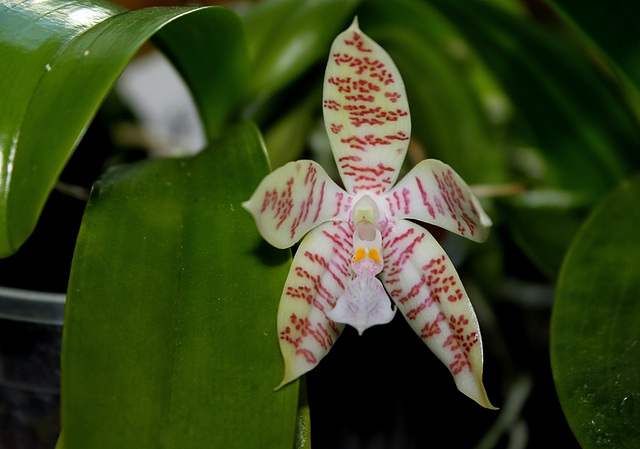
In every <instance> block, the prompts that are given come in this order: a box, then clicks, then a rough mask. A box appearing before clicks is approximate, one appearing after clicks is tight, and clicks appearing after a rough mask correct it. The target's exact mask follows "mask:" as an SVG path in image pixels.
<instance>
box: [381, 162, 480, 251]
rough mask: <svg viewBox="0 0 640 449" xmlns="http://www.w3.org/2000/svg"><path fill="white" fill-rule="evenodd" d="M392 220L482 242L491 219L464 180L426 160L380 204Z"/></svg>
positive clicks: (441, 164) (441, 165) (444, 165)
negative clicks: (405, 220)
mask: <svg viewBox="0 0 640 449" xmlns="http://www.w3.org/2000/svg"><path fill="white" fill-rule="evenodd" d="M380 203H381V207H382V208H383V214H385V215H386V216H387V217H388V218H389V219H401V218H413V219H415V220H420V221H424V222H425V223H430V224H434V225H437V226H440V227H441V228H444V229H446V230H447V231H451V232H455V233H456V234H459V235H461V236H463V237H466V238H468V239H471V240H474V241H476V242H483V241H485V240H486V239H487V237H488V236H489V228H490V227H491V219H490V218H489V216H488V215H487V214H486V213H485V212H484V210H483V209H482V206H481V205H480V201H478V199H477V198H476V197H475V195H474V194H473V193H471V189H470V188H469V186H468V185H467V184H466V183H465V182H464V180H463V179H462V178H461V177H460V176H459V175H458V174H457V173H456V172H455V171H453V169H452V168H451V167H449V166H448V165H447V164H445V163H443V162H440V161H439V160H436V159H427V160H424V161H422V162H420V163H419V164H418V165H416V166H415V167H414V168H413V169H412V170H411V171H409V173H407V175H406V176H405V177H404V178H402V180H400V182H398V184H397V185H396V186H395V187H394V188H393V189H392V190H391V191H390V192H389V193H387V194H385V195H384V196H383V197H382V201H380Z"/></svg>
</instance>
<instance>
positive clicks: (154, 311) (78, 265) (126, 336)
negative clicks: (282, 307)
mask: <svg viewBox="0 0 640 449" xmlns="http://www.w3.org/2000/svg"><path fill="white" fill-rule="evenodd" d="M267 172H268V167H267V163H266V158H265V153H264V149H263V147H262V145H261V138H260V136H259V134H258V132H257V130H256V129H255V128H254V127H253V126H251V125H242V126H239V127H238V128H236V129H233V130H232V131H231V132H230V133H229V134H228V136H227V137H226V138H224V139H223V140H220V141H217V142H214V143H213V144H212V145H211V147H210V148H208V149H207V150H206V151H205V152H203V153H201V154H200V155H198V156H196V157H195V158H190V159H163V160H154V161H150V162H143V163H137V164H132V165H128V166H122V167H118V168H115V169H112V170H110V171H109V172H107V174H106V175H105V176H104V177H103V179H101V180H100V181H99V182H98V183H96V185H95V187H94V190H93V192H92V195H91V199H90V201H89V205H88V207H87V210H86V213H85V217H84V220H83V223H82V227H81V231H80V235H79V237H78V243H77V247H76V252H75V257H74V263H73V267H72V274H71V280H70V284H69V291H68V304H67V310H66V316H65V327H64V341H63V354H62V391H63V396H62V427H63V431H64V443H63V445H64V446H63V447H64V448H65V449H74V448H87V447H90V448H92V449H100V448H114V447H123V448H124V447H127V448H129V447H130V448H137V449H144V448H156V447H166V448H176V449H177V448H180V449H182V448H190V449H196V448H211V447H221V448H222V447H223V448H242V449H244V448H248V447H261V448H277V449H281V448H291V447H293V445H294V435H295V432H294V430H295V423H296V414H297V410H296V409H297V397H298V384H297V383H294V384H292V385H290V386H288V387H286V388H284V389H282V390H279V391H277V392H274V391H273V388H274V386H276V385H277V384H278V383H279V381H280V379H281V378H282V369H283V366H282V359H281V356H280V351H279V348H278V336H277V334H276V326H275V319H276V314H277V308H278V298H279V296H280V293H281V289H282V285H283V283H284V280H285V278H286V275H287V271H288V265H289V260H290V257H289V253H288V252H287V251H280V250H276V249H274V248H272V247H271V246H269V245H268V244H266V243H265V242H264V241H263V239H262V238H261V237H260V235H259V234H258V232H257V230H256V227H255V224H254V222H253V220H252V218H251V216H250V215H249V214H248V213H247V212H246V211H244V210H243V209H242V208H241V206H240V204H241V202H242V201H245V200H246V199H247V198H249V196H250V195H251V193H252V192H253V189H254V188H255V187H256V185H257V184H258V182H259V181H260V180H261V178H262V177H263V176H264V175H266V174H267ZM59 449H62V447H60V448H59Z"/></svg>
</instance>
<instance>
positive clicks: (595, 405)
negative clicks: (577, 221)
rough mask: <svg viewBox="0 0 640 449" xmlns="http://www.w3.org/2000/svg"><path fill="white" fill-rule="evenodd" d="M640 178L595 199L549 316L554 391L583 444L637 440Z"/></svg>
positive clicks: (626, 444) (632, 444)
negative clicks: (601, 199) (550, 320)
mask: <svg viewBox="0 0 640 449" xmlns="http://www.w3.org/2000/svg"><path fill="white" fill-rule="evenodd" d="M638 198H640V178H635V179H634V180H633V181H632V182H627V183H624V184H623V185H622V186H621V187H620V188H618V189H617V190H615V191H614V192H613V193H612V194H610V195H608V196H607V197H606V198H605V199H604V200H603V201H601V202H600V203H599V205H598V206H597V207H596V209H595V210H594V211H593V213H592V214H591V215H590V217H589V218H588V220H587V221H586V223H585V225H584V226H583V227H582V229H581V231H580V233H579V234H578V235H577V236H576V238H575V240H574V242H573V244H572V245H571V248H570V250H569V253H568V254H567V258H566V260H565V263H564V265H563V267H562V271H561V273H560V279H559V283H558V289H557V293H556V300H555V304H554V308H553V317H552V323H551V361H552V367H553V375H554V380H555V383H556V389H557V391H558V397H559V398H560V402H561V404H562V408H563V410H564V413H565V415H566V417H567V420H568V422H569V425H570V426H571V428H572V429H573V432H574V433H575V435H576V437H577V438H578V441H579V442H580V444H581V445H582V447H583V448H585V449H591V448H613V447H615V448H637V447H639V446H640V428H639V427H638V422H640V406H639V404H640V372H639V371H638V367H639V366H640V351H639V349H638V348H639V345H640V326H638V323H639V322H640V301H639V300H638V299H639V293H638V292H640V276H638V261H639V260H640V239H638V223H639V222H640V205H639V203H638Z"/></svg>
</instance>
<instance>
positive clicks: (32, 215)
mask: <svg viewBox="0 0 640 449" xmlns="http://www.w3.org/2000/svg"><path fill="white" fill-rule="evenodd" d="M156 33H158V39H159V42H160V44H161V46H162V47H164V48H166V49H167V50H168V52H169V55H170V56H173V57H174V58H175V61H176V64H177V66H178V68H179V69H180V70H182V72H183V75H184V76H185V79H186V80H187V82H188V83H189V84H190V87H191V88H192V89H193V92H194V97H195V100H196V103H197V104H198V106H199V107H200V112H201V114H202V117H203V121H204V125H205V128H206V130H207V131H208V134H209V136H215V135H216V134H217V133H218V132H219V131H220V130H221V129H222V125H223V124H224V123H225V122H226V120H227V119H228V117H229V115H230V114H231V113H232V112H233V111H234V110H235V109H237V106H238V102H239V101H241V100H242V99H243V97H244V95H243V91H244V88H245V87H246V86H245V84H246V79H247V70H248V62H247V53H246V47H245V43H244V39H243V31H242V24H241V23H240V20H239V18H238V17H237V16H236V15H235V14H234V13H233V12H231V11H229V10H227V9H223V8H203V9H195V10H193V9H187V8H150V9H142V10H138V11H132V12H127V11H124V10H123V9H122V8H120V7H117V6H115V5H112V4H109V3H106V2H100V1H68V0H43V1H33V0H27V1H22V2H16V1H13V0H2V1H1V3H0V53H1V54H2V65H1V66H0V110H2V111H3V112H2V118H1V119H0V152H1V159H0V256H7V255H10V254H12V253H13V252H15V251H16V250H17V249H18V248H19V247H20V245H22V243H24V241H25V240H26V239H27V238H28V236H29V235H30V234H31V232H32V230H33V228H34V227H35V224H36V222H37V220H38V217H39V215H40V212H41V210H42V207H43V205H44V203H45V201H46V199H47V197H48V195H49V193H50V192H51V190H52V188H53V186H54V185H55V182H56V180H57V178H58V176H59V174H60V172H61V171H62V169H63V168H64V166H65V164H66V161H67V160H68V158H69V157H70V155H71V153H72V152H73V150H74V148H75V147H76V145H77V143H78V142H79V140H80V138H81V137H82V135H83V134H84V131H85V130H86V128H87V127H88V125H89V123H90V122H91V120H92V118H93V116H94V115H95V113H96V111H97V109H98V107H99V106H100V104H101V103H102V101H103V100H104V98H105V96H106V95H107V93H108V92H109V90H110V89H111V86H112V85H113V83H114V82H115V81H116V79H117V78H118V76H119V75H120V73H121V72H122V70H123V69H124V67H125V66H126V64H127V63H128V61H129V60H130V59H131V58H132V57H133V55H134V54H135V52H136V51H137V50H138V48H139V47H140V46H141V45H142V44H143V43H144V42H146V41H147V40H148V39H149V38H150V37H151V36H153V35H154V34H156ZM212 35H213V36H215V39H212Z"/></svg>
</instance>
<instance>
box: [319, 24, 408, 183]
mask: <svg viewBox="0 0 640 449" xmlns="http://www.w3.org/2000/svg"><path fill="white" fill-rule="evenodd" d="M323 97H324V98H323V109H324V120H325V126H326V128H327V134H328V135H329V141H330V143H331V148H332V149H333V156H334V158H335V160H336V163H337V165H338V170H340V176H341V177H342V181H343V182H344V185H345V188H346V189H347V191H348V192H350V193H352V194H354V195H355V194H357V193H359V192H368V193H372V194H382V193H384V192H386V191H387V190H389V189H390V188H391V187H392V186H393V184H394V183H395V181H396V179H397V177H398V172H399V170H400V167H401V166H402V162H403V161H404V156H405V154H406V152H407V147H408V145H409V136H410V135H411V118H410V116H409V104H408V103H407V95H406V93H405V88H404V83H403V81H402V77H401V76H400V72H399V71H398V69H397V68H396V66H395V64H394V62H393V60H392V59H391V57H390V56H389V54H388V53H387V52H386V51H384V49H383V48H382V47H380V46H379V45H378V44H377V43H375V42H374V41H373V40H371V39H370V38H369V37H368V36H367V35H365V34H364V33H363V32H362V31H360V29H359V28H358V22H357V21H354V22H353V24H352V25H351V27H350V28H349V29H347V30H346V31H344V32H343V33H341V34H340V35H339V36H338V37H336V39H335V41H334V42H333V45H332V47H331V52H330V56H329V62H328V63H327V70H326V73H325V79H324V93H323Z"/></svg>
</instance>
